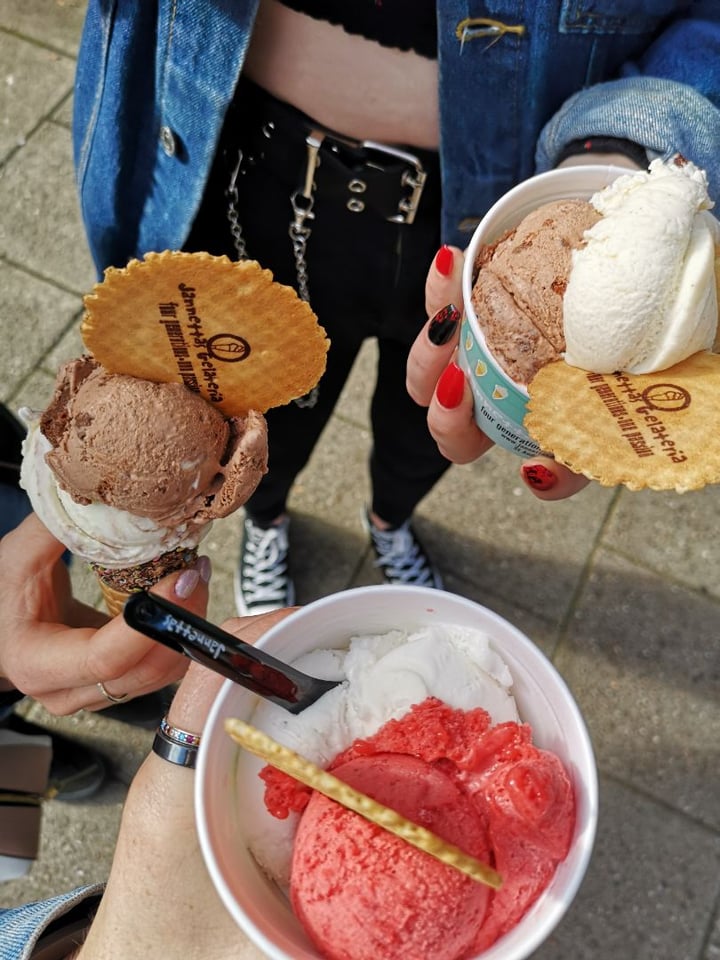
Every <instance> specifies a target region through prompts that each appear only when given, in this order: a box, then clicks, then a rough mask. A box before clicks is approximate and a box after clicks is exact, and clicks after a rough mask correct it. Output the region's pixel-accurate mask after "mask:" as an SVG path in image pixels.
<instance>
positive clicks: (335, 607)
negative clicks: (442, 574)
mask: <svg viewBox="0 0 720 960" xmlns="http://www.w3.org/2000/svg"><path fill="white" fill-rule="evenodd" d="M437 623H455V624H460V625H463V626H470V627H474V628H475V629H479V630H482V631H483V632H484V633H486V634H487V635H488V636H489V638H490V642H491V646H492V648H493V649H494V650H495V651H496V652H497V653H498V654H499V655H500V656H501V657H502V658H503V660H504V661H505V663H506V664H507V666H508V667H509V669H510V672H511V674H512V676H513V693H514V696H515V700H516V703H517V707H518V710H519V712H520V717H521V719H522V720H524V721H526V722H528V723H530V724H531V726H532V729H533V740H534V742H535V743H536V744H537V745H538V746H540V747H543V748H545V749H548V750H552V751H554V752H555V753H556V754H557V755H558V756H559V757H560V759H561V760H562V762H563V763H564V764H565V767H566V769H567V770H568V771H569V774H570V777H571V779H572V782H573V785H574V789H575V795H576V802H577V813H576V817H577V818H576V824H575V834H574V837H573V842H572V846H571V848H570V852H569V854H568V856H567V857H566V859H565V860H564V861H563V862H562V863H561V864H559V866H558V868H557V871H556V873H555V875H554V877H553V879H552V881H551V883H550V885H549V886H548V887H547V889H546V890H545V891H544V892H543V894H542V895H541V896H540V898H539V899H538V900H537V901H536V903H535V904H534V905H533V906H532V907H531V908H530V910H529V911H528V913H527V914H526V915H525V917H524V918H523V919H522V920H521V921H520V923H519V924H518V925H517V926H516V927H515V928H514V929H513V930H511V931H510V932H509V933H507V934H506V935H505V936H503V937H501V938H500V939H499V940H498V941H497V942H496V944H494V945H493V946H492V947H490V949H488V950H486V951H484V952H483V953H482V955H481V956H482V960H524V958H526V957H529V956H530V954H532V953H533V951H535V950H536V949H537V948H538V947H539V946H540V944H541V943H542V942H543V941H544V940H545V939H546V938H547V937H548V936H549V935H550V933H551V932H552V930H553V929H554V928H555V927H556V925H557V924H558V923H559V921H560V920H561V918H562V917H563V916H564V914H565V913H566V911H567V909H568V907H569V906H570V904H571V903H572V901H573V898H574V897H575V894H576V892H577V890H578V887H579V886H580V883H581V881H582V878H583V876H584V874H585V871H586V868H587V865H588V863H589V860H590V855H591V851H592V847H593V842H594V838H595V831H596V825H597V816H598V783H597V771H596V766H595V759H594V755H593V750H592V745H591V742H590V737H589V735H588V731H587V728H586V726H585V722H584V720H583V717H582V714H581V713H580V710H579V709H578V706H577V704H576V703H575V700H574V699H573V696H572V694H571V692H570V690H569V689H568V687H567V685H566V684H565V682H564V680H563V679H562V677H561V676H560V674H559V673H558V672H557V670H556V669H555V667H554V666H553V665H552V663H551V662H550V661H549V660H548V659H547V657H545V655H544V654H543V653H542V652H541V651H540V650H539V648H538V647H537V646H535V644H534V643H533V642H532V641H531V640H530V639H529V638H528V637H526V636H525V635H524V634H523V633H521V632H520V631H519V630H518V629H517V628H516V627H514V626H513V625H512V624H510V623H508V621H507V620H504V619H503V618H502V617H500V616H498V614H496V613H493V612H492V611H491V610H488V609H487V608H485V607H482V606H480V605H479V604H477V603H474V602H473V601H471V600H468V599H466V598H464V597H459V596H455V595H454V594H451V593H447V592H444V591H440V590H433V589H430V588H425V587H400V586H389V585H381V586H371V587H359V588H356V589H352V590H346V591H344V592H342V593H338V594H334V595H332V596H329V597H324V598H322V599H320V600H317V601H315V602H314V603H310V604H308V605H307V606H306V607H303V608H301V609H300V610H298V611H297V612H296V613H294V614H292V615H291V616H289V617H288V618H286V619H285V620H283V621H281V622H280V623H279V624H277V625H276V626H274V627H272V628H271V629H270V630H269V631H268V632H267V633H266V634H265V635H264V636H263V638H262V639H261V640H260V641H259V642H258V644H257V645H258V646H259V647H262V648H263V649H265V650H267V651H268V652H270V653H272V654H273V655H274V656H276V657H278V658H280V659H283V660H286V661H291V660H294V659H296V658H297V657H299V656H300V655H301V654H303V653H306V652H308V651H310V650H312V649H315V648H317V647H330V648H342V647H344V646H346V644H347V642H348V640H349V638H350V637H351V636H353V635H355V634H378V633H384V632H386V631H388V630H391V629H394V628H400V629H403V630H412V629H413V628H416V627H422V626H425V625H432V624H437ZM257 703H258V698H257V697H256V696H255V695H254V694H252V693H250V692H249V691H247V690H245V689H243V688H241V687H239V686H237V685H236V684H235V683H233V682H232V681H230V680H228V681H227V682H226V683H225V684H224V685H223V687H222V688H221V690H220V692H219V694H218V696H217V698H216V700H215V703H214V705H213V707H212V709H211V711H210V714H209V717H208V721H207V724H206V727H205V730H204V733H203V739H202V743H201V746H200V751H199V757H198V767H197V771H196V788H195V805H196V817H197V825H198V831H199V836H200V844H201V847H202V852H203V856H204V858H205V862H206V864H207V867H208V870H209V873H210V876H211V878H212V881H213V884H214V885H215V888H216V889H217V892H218V894H219V895H220V898H221V900H222V902H223V903H224V904H225V906H226V908H227V909H228V911H229V912H230V914H231V916H232V917H233V919H234V920H235V922H236V923H237V925H238V927H240V929H241V930H242V931H244V933H245V934H246V935H247V937H248V938H249V939H250V941H251V942H252V943H254V944H255V946H256V947H257V948H258V949H259V950H260V951H262V953H264V954H265V956H267V957H269V958H271V960H319V957H320V954H319V953H318V952H317V950H316V949H315V947H314V946H313V945H312V943H311V942H310V940H309V939H308V937H307V936H306V934H305V933H304V931H303V929H302V927H301V925H300V923H299V921H298V920H297V919H296V917H295V915H294V914H293V912H292V909H291V907H290V904H289V901H288V900H287V898H286V897H285V895H284V894H283V893H282V892H281V891H280V890H279V889H278V887H277V886H276V885H275V884H274V883H272V882H271V881H270V880H269V879H268V878H267V877H266V876H265V874H264V873H263V872H262V871H261V870H260V868H259V867H258V865H257V864H256V862H255V860H254V859H253V856H252V854H251V853H250V851H249V849H248V844H247V813H246V806H247V804H246V803H244V798H245V800H247V783H246V781H245V778H244V777H243V775H242V768H243V751H242V749H241V748H240V747H239V746H238V745H237V744H236V743H235V742H234V741H233V740H232V739H231V738H230V737H229V735H228V734H227V733H226V732H225V730H224V727H223V724H224V721H225V719H226V718H228V717H238V718H240V719H242V720H249V719H250V718H251V715H252V713H253V710H254V709H255V707H256V705H257ZM479 706H481V704H479ZM268 816H269V815H268Z"/></svg>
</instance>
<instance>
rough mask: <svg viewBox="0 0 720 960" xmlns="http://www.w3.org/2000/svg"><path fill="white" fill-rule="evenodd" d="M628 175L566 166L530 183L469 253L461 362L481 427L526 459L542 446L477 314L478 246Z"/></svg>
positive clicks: (521, 394) (500, 204)
mask: <svg viewBox="0 0 720 960" xmlns="http://www.w3.org/2000/svg"><path fill="white" fill-rule="evenodd" d="M623 173H628V169H627V168H623V167H613V166H600V165H595V164H588V165H578V166H575V167H562V168H560V169H559V170H550V171H549V172H548V173H540V174H538V175H537V176H535V177H531V178H530V179H529V180H524V181H523V182H522V183H520V184H518V185H517V186H516V187H513V189H512V190H509V191H508V192H507V193H506V194H505V195H504V196H502V197H501V198H500V199H499V200H498V201H497V202H496V203H494V204H493V206H492V207H490V209H489V210H488V212H487V213H486V214H485V216H484V217H483V218H482V220H481V221H480V223H479V224H478V226H477V228H476V229H475V233H474V234H473V237H472V240H471V241H470V245H469V246H468V248H467V250H466V251H465V266H464V268H463V277H462V289H463V304H464V308H465V315H464V318H463V323H462V327H461V332H460V347H459V350H458V363H459V365H460V367H461V368H462V369H463V370H464V372H465V375H466V377H467V379H468V381H469V383H470V386H471V388H472V392H473V398H474V403H475V421H476V423H477V424H478V426H479V427H480V429H481V430H482V431H483V433H485V434H487V436H488V437H490V439H491V440H493V441H494V442H495V443H497V444H498V445H499V446H501V447H505V448H506V449H507V450H511V451H512V452H513V453H517V454H520V456H523V457H532V456H535V455H536V454H538V453H540V448H539V446H538V445H537V444H536V443H535V441H534V440H533V439H532V437H531V436H530V435H529V434H528V432H527V431H526V430H525V428H524V426H523V421H524V419H525V413H526V409H527V401H528V392H527V389H526V387H525V386H524V385H523V384H519V383H516V382H515V381H514V380H512V379H511V378H510V377H509V376H508V375H507V373H505V371H504V370H503V368H502V367H501V366H500V364H498V363H497V362H496V361H495V360H494V358H493V355H492V354H491V353H490V352H489V350H488V348H487V345H486V343H485V336H484V334H483V332H482V329H481V327H480V324H479V322H478V319H477V316H476V315H475V310H474V308H473V305H472V288H473V274H474V272H475V266H474V265H475V260H476V257H477V253H478V248H479V247H480V245H481V244H487V243H494V242H495V241H496V240H499V238H500V237H501V236H502V235H503V234H504V233H505V232H506V231H507V230H510V229H512V228H513V227H516V226H517V225H518V224H519V223H520V221H521V220H522V219H523V218H524V217H526V216H527V215H528V214H529V213H531V212H532V211H533V210H535V209H537V207H539V206H541V205H542V204H544V203H551V202H553V201H555V200H565V199H568V198H575V199H578V200H589V199H590V197H591V196H592V195H593V194H594V193H596V192H597V191H598V190H602V189H603V187H606V186H608V184H610V183H612V182H613V181H614V180H616V179H617V178H618V177H619V176H620V175H621V174H623Z"/></svg>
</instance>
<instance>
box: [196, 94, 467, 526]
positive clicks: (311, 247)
mask: <svg viewBox="0 0 720 960" xmlns="http://www.w3.org/2000/svg"><path fill="white" fill-rule="evenodd" d="M278 106H280V107H281V108H282V109H283V111H284V116H286V117H287V118H288V122H289V123H290V125H291V126H292V125H293V124H294V123H297V125H298V128H297V131H296V133H297V136H296V137H293V136H291V137H290V138H289V140H288V142H283V141H282V138H281V137H280V136H279V135H278V136H277V139H278V140H279V141H280V142H279V143H277V144H270V143H268V140H267V137H266V136H265V135H263V133H262V127H263V125H264V124H266V123H267V118H266V114H267V110H268V109H269V108H270V107H273V109H277V108H278ZM309 125H310V121H308V120H307V118H304V117H303V115H302V114H299V113H298V112H297V111H294V110H292V108H287V106H286V105H279V104H278V101H276V100H274V98H271V97H269V95H267V94H265V93H264V92H263V91H260V90H259V88H257V87H255V86H254V85H253V84H251V83H249V82H247V81H241V84H240V86H239V88H238V96H237V97H236V100H235V103H234V104H233V106H232V108H231V110H230V111H229V113H228V117H227V119H226V122H225V127H224V132H223V136H222V138H221V141H220V144H219V146H218V150H217V152H216V157H215V163H214V166H213V170H212V174H211V177H210V179H209V181H208V184H207V187H206V191H205V195H204V198H203V203H202V208H201V210H200V212H199V214H198V216H197V218H196V220H195V223H194V225H193V229H192V232H191V234H190V237H189V238H188V241H187V243H186V245H185V249H186V250H191V251H193V250H206V251H208V252H209V253H212V254H216V255H217V254H226V255H228V256H229V257H231V258H232V259H235V258H236V252H235V247H234V244H233V239H232V235H231V232H230V228H229V222H228V219H227V209H228V197H227V195H226V189H227V186H228V183H229V180H230V174H231V171H232V169H233V167H234V165H235V164H236V162H237V158H238V150H239V149H240V150H242V152H243V156H244V161H243V172H242V174H241V175H240V177H239V178H238V190H239V199H238V212H239V218H240V223H241V225H242V234H243V237H244V239H245V242H246V245H247V255H248V256H249V257H251V258H252V259H254V260H257V261H259V263H260V264H261V265H262V266H263V267H267V268H268V269H270V270H271V271H272V273H273V275H274V277H275V279H276V280H278V281H279V282H281V283H285V284H289V285H291V286H293V287H295V288H296V289H297V272H296V264H295V260H294V257H293V250H292V242H291V240H290V237H289V235H288V228H289V225H290V223H291V221H292V219H293V211H292V207H291V200H290V197H291V195H292V193H293V191H295V190H296V189H298V187H300V186H302V184H303V183H304V177H305V169H306V158H307V147H306V145H305V142H304V136H305V130H306V128H308V127H309ZM409 151H410V152H413V153H418V151H415V150H413V149H412V148H409ZM421 154H422V161H423V165H424V166H425V167H426V168H427V167H431V168H432V169H430V176H429V178H428V182H427V184H426V188H425V191H424V193H423V196H422V198H421V201H420V205H419V210H418V214H417V216H416V219H415V222H414V223H413V224H399V223H391V222H388V220H387V219H385V218H384V217H383V216H381V215H378V214H377V213H375V212H373V211H372V210H370V209H365V210H363V211H362V212H360V213H353V212H351V210H349V209H348V207H347V199H346V198H344V197H339V196H337V195H336V194H334V193H333V191H332V190H331V189H330V188H329V187H328V188H327V189H325V187H324V182H325V181H324V178H325V179H326V180H327V179H328V174H327V173H326V170H327V168H328V166H329V163H330V162H332V159H333V158H330V161H328V162H327V163H324V162H323V160H322V158H321V162H320V166H319V167H318V169H317V171H316V177H315V179H316V184H317V190H316V193H315V198H314V209H313V212H314V218H313V219H312V220H309V221H307V222H308V225H309V226H310V227H311V235H310V237H309V240H308V243H307V252H306V259H307V267H308V278H309V280H308V284H309V296H310V305H311V306H312V308H313V310H314V311H315V313H316V314H317V316H318V320H319V322H320V323H321V324H322V325H323V327H324V328H325V329H326V331H327V334H328V337H329V338H330V342H331V345H330V350H329V353H328V362H327V370H326V372H325V374H324V375H323V377H322V380H321V381H320V384H319V391H318V399H317V403H316V405H315V406H313V407H300V406H298V405H297V404H295V403H291V404H288V405H287V406H284V407H278V408H275V409H273V410H270V411H268V413H267V415H266V417H267V422H268V431H269V446H270V455H269V461H270V470H269V472H268V473H267V474H266V476H265V477H264V478H263V480H262V481H261V483H260V486H259V487H258V489H257V491H256V492H255V494H254V495H253V497H252V498H251V499H250V500H249V501H248V503H247V512H248V515H249V516H251V517H252V518H253V519H254V520H255V521H256V522H258V523H260V524H268V523H269V522H271V521H272V520H274V519H275V518H276V517H278V516H279V515H280V514H281V513H283V512H284V510H285V506H286V501H287V498H288V495H289V493H290V489H291V487H292V485H293V482H294V480H295V477H296V476H297V474H298V473H299V471H300V470H301V469H302V468H303V467H304V466H305V464H306V463H307V461H308V459H309V457H310V454H311V453H312V450H313V448H314V446H315V444H316V442H317V440H318V438H319V437H320V434H321V433H322V430H323V428H324V427H325V425H326V423H327V422H328V419H329V418H330V415H331V414H332V411H333V409H334V407H335V404H336V402H337V399H338V397H339V395H340V392H341V390H342V388H343V386H344V384H345V382H346V380H347V377H348V374H349V373H350V370H351V367H352V365H353V362H354V360H355V358H356V356H357V354H358V351H359V349H360V347H361V345H362V343H363V341H364V340H365V339H366V338H368V337H376V338H377V341H378V348H379V361H378V369H377V380H376V384H375V389H374V393H373V398H372V409H371V417H372V431H373V448H372V453H371V457H370V477H371V482H372V489H373V499H372V508H373V510H374V511H375V512H376V513H377V514H378V515H379V516H380V517H382V518H383V519H384V520H386V521H387V522H389V523H390V524H391V525H393V526H397V525H399V524H401V523H403V522H404V521H405V520H406V519H407V518H408V517H409V516H410V515H411V514H412V512H413V510H414V509H415V506H416V505H417V503H418V502H419V501H420V500H421V499H422V498H423V497H424V496H425V494H427V493H428V492H429V491H430V490H431V489H432V487H433V486H434V484H435V483H436V482H437V480H438V479H439V478H440V477H441V476H442V474H443V473H444V472H445V471H446V470H447V468H448V466H449V462H448V461H447V460H446V459H445V458H444V457H442V456H441V455H440V453H439V452H438V449H437V446H436V444H435V442H434V440H433V439H432V437H431V436H430V434H429V432H428V429H427V424H426V419H425V417H426V411H425V410H424V409H423V408H421V407H419V406H417V404H415V403H414V402H413V400H411V398H410V397H409V396H408V393H407V391H406V388H405V366H406V361H407V355H408V350H409V347H410V345H411V344H412V342H413V340H414V339H415V336H416V335H417V333H418V331H419V330H420V328H421V327H422V325H423V323H424V322H425V320H426V315H425V306H424V284H425V276H426V273H427V269H428V267H429V265H430V263H431V262H432V258H433V256H434V255H435V253H436V251H437V249H438V246H439V243H440V237H439V206H440V183H439V169H438V161H437V156H436V155H435V154H429V153H425V152H421ZM371 176H372V173H371Z"/></svg>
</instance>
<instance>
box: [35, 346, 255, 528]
mask: <svg viewBox="0 0 720 960" xmlns="http://www.w3.org/2000/svg"><path fill="white" fill-rule="evenodd" d="M40 430H41V432H42V433H43V434H44V436H45V437H46V438H47V440H49V442H50V443H51V445H52V450H51V451H49V452H48V453H47V455H46V458H45V459H46V462H47V464H48V466H49V467H50V469H51V470H52V472H53V475H54V477H55V479H56V481H57V483H58V485H59V486H60V488H61V489H62V490H64V491H66V492H67V493H68V494H69V495H70V496H71V497H72V499H73V500H74V501H75V502H76V503H79V504H92V503H101V504H105V505H107V506H111V507H115V508H116V509H119V510H125V511H127V512H128V513H131V514H133V515H135V516H137V517H146V518H148V519H150V520H152V521H154V522H155V523H158V524H162V525H167V526H173V525H176V524H179V523H182V522H185V521H189V522H191V523H198V524H204V523H207V522H208V521H210V520H213V519H216V518H218V517H223V516H227V515H228V514H230V513H232V512H233V511H234V510H235V509H237V507H238V506H240V505H241V504H242V503H244V502H245V500H246V499H247V498H248V496H250V494H251V493H252V492H253V490H254V489H255V487H256V486H257V483H258V480H259V479H260V477H261V476H262V474H263V473H265V472H266V470H267V430H266V425H265V418H264V417H263V415H262V414H261V413H258V412H256V411H249V412H248V413H247V414H246V415H244V416H240V417H233V418H230V419H226V418H225V417H224V416H223V415H222V413H220V412H219V411H218V410H217V409H215V408H214V407H213V406H212V405H211V404H210V403H209V402H208V401H206V400H205V399H203V397H201V396H200V395H199V394H196V393H193V392H191V391H190V390H188V389H187V388H186V387H184V386H183V385H181V384H179V383H154V382H152V381H149V380H141V379H138V378H136V377H130V376H125V375H121V374H110V373H108V372H107V371H106V370H105V369H104V368H103V367H102V366H100V364H98V363H97V362H96V361H95V360H93V359H92V358H90V357H82V358H80V359H77V360H72V361H70V362H69V363H67V364H65V366H64V367H63V368H62V369H61V370H60V372H59V374H58V378H57V382H56V388H55V395H54V397H53V399H52V401H51V403H50V405H49V406H48V408H47V409H46V410H45V412H44V414H43V415H42V417H41V420H40Z"/></svg>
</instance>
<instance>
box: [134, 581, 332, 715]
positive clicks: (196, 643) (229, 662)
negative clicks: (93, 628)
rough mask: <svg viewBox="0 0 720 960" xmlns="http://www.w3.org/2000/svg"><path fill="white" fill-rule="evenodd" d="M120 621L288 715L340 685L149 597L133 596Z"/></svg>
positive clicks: (150, 594)
mask: <svg viewBox="0 0 720 960" xmlns="http://www.w3.org/2000/svg"><path fill="white" fill-rule="evenodd" d="M123 616H124V618H125V622H126V623H127V624H128V625H129V626H131V627H132V628H133V630H137V631H138V632H139V633H144V634H145V636H146V637H150V639H151V640H156V641H157V642H158V643H162V644H164V645H165V646H166V647H170V649H171V650H175V651H176V652H177V653H184V654H185V656H186V657H189V658H190V659H191V660H195V661H196V662H197V663H201V664H202V665H203V666H204V667H208V668H209V669H210V670H214V671H215V672H216V673H220V674H222V675H223V676H224V677H228V678H229V679H230V680H234V681H235V683H238V684H240V686H241V687H246V688H247V689H248V690H252V692H253V693H257V694H258V695H259V696H261V697H264V699H265V700H271V701H272V702H273V703H276V704H277V705H278V706H280V707H284V708H285V709H286V710H289V711H290V713H301V712H302V711H303V710H304V709H305V708H306V707H309V706H310V704H311V703H315V701H316V700H318V699H319V698H320V697H321V696H322V695H323V694H324V693H327V692H328V690H332V689H333V687H337V686H338V685H339V684H340V683H341V682H342V681H340V680H320V679H318V678H317V677H310V676H308V675H307V674H306V673H301V672H300V671H299V670H296V669H295V668H294V667H291V666H290V665H289V664H287V663H283V661H282V660H276V659H275V657H271V656H270V655H269V654H267V653H265V652H264V651H262V650H258V649H257V648H256V647H253V646H252V645H251V644H249V643H245V642H244V641H242V640H238V638H237V637H234V636H233V635H232V634H231V633H226V631H225V630H221V629H220V627H216V626H215V624H213V623H210V622H209V621H208V620H203V618H202V617H198V616H196V615H195V614H193V613H188V611H187V610H183V608H182V607H178V606H177V605H176V604H174V603H170V601H169V600H164V599H163V598H162V597H157V596H155V594H152V593H146V592H140V593H133V594H132V595H131V596H130V597H129V598H128V600H127V601H126V603H125V607H124V609H123Z"/></svg>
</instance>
